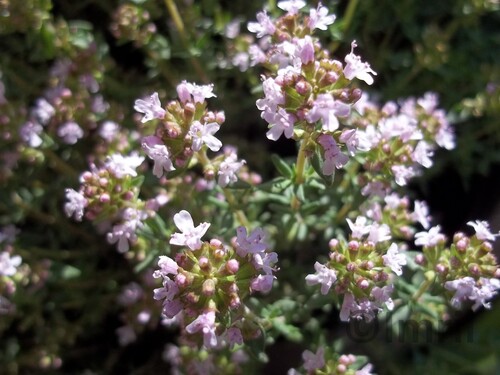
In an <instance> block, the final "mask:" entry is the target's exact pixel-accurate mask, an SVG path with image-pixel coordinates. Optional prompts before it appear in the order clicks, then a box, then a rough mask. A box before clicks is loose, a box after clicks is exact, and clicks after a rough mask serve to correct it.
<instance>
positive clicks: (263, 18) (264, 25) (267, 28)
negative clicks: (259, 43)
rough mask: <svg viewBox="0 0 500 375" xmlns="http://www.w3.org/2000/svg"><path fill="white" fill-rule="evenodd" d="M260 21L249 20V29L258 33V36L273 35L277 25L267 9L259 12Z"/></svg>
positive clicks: (258, 18)
mask: <svg viewBox="0 0 500 375" xmlns="http://www.w3.org/2000/svg"><path fill="white" fill-rule="evenodd" d="M257 21H258V22H249V23H248V26H247V27H248V31H250V32H251V33H256V34H257V38H262V37H263V36H264V35H273V34H274V32H275V31H276V27H275V26H274V24H273V21H272V20H271V18H270V17H269V16H268V15H267V12H266V11H263V12H259V13H257Z"/></svg>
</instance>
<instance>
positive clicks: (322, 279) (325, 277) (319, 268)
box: [306, 262, 337, 295]
mask: <svg viewBox="0 0 500 375" xmlns="http://www.w3.org/2000/svg"><path fill="white" fill-rule="evenodd" d="M314 269H315V270H316V273H315V274H311V275H307V276H306V284H307V285H315V284H321V294H323V295H325V294H327V293H328V291H329V290H330V288H331V287H332V285H333V284H334V283H335V281H337V274H336V273H335V271H334V270H332V269H330V268H328V267H327V266H325V265H323V264H321V263H319V262H316V263H314Z"/></svg>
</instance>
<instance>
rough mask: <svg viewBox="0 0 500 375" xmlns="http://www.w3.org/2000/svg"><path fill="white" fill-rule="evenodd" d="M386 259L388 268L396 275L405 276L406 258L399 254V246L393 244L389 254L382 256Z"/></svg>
mask: <svg viewBox="0 0 500 375" xmlns="http://www.w3.org/2000/svg"><path fill="white" fill-rule="evenodd" d="M382 258H383V259H384V265H386V266H388V267H389V268H390V269H391V270H392V271H393V272H394V273H395V274H396V275H398V276H401V275H402V274H403V270H402V266H404V265H406V256H405V255H404V254H401V253H399V251H398V245H396V244H395V243H393V244H392V245H391V246H390V247H389V250H387V253H386V254H385V255H382Z"/></svg>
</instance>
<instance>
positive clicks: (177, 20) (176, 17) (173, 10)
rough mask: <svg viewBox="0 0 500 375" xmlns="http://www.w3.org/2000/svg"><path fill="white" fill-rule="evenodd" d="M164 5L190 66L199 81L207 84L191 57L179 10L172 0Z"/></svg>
mask: <svg viewBox="0 0 500 375" xmlns="http://www.w3.org/2000/svg"><path fill="white" fill-rule="evenodd" d="M165 5H166V7H167V9H168V12H169V13H170V16H171V17H172V20H173V21H174V25H175V28H176V29H177V32H178V33H179V36H180V38H181V41H182V44H183V45H184V48H185V49H186V50H187V51H188V52H189V55H190V58H189V61H190V62H191V65H193V68H194V70H195V71H196V73H197V74H198V76H199V77H200V79H201V80H202V81H203V82H205V83H208V78H207V75H206V74H205V71H204V70H203V68H202V66H201V65H200V63H199V61H198V60H197V59H196V58H195V57H194V56H192V55H191V52H190V48H189V43H188V39H187V37H186V28H185V26H184V22H182V18H181V16H180V14H179V10H178V9H177V5H175V2H174V0H165Z"/></svg>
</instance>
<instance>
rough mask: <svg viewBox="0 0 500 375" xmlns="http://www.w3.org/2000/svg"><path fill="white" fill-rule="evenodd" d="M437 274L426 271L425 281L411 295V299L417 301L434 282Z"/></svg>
mask: <svg viewBox="0 0 500 375" xmlns="http://www.w3.org/2000/svg"><path fill="white" fill-rule="evenodd" d="M434 278H435V274H434V272H433V271H430V272H426V273H425V281H424V282H423V283H422V285H421V286H420V288H418V290H417V291H416V292H415V294H414V295H413V296H412V297H411V300H412V301H414V302H417V301H418V299H419V298H420V297H422V295H423V294H424V293H425V292H426V291H427V289H429V287H430V286H431V285H432V284H433V283H434Z"/></svg>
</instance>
